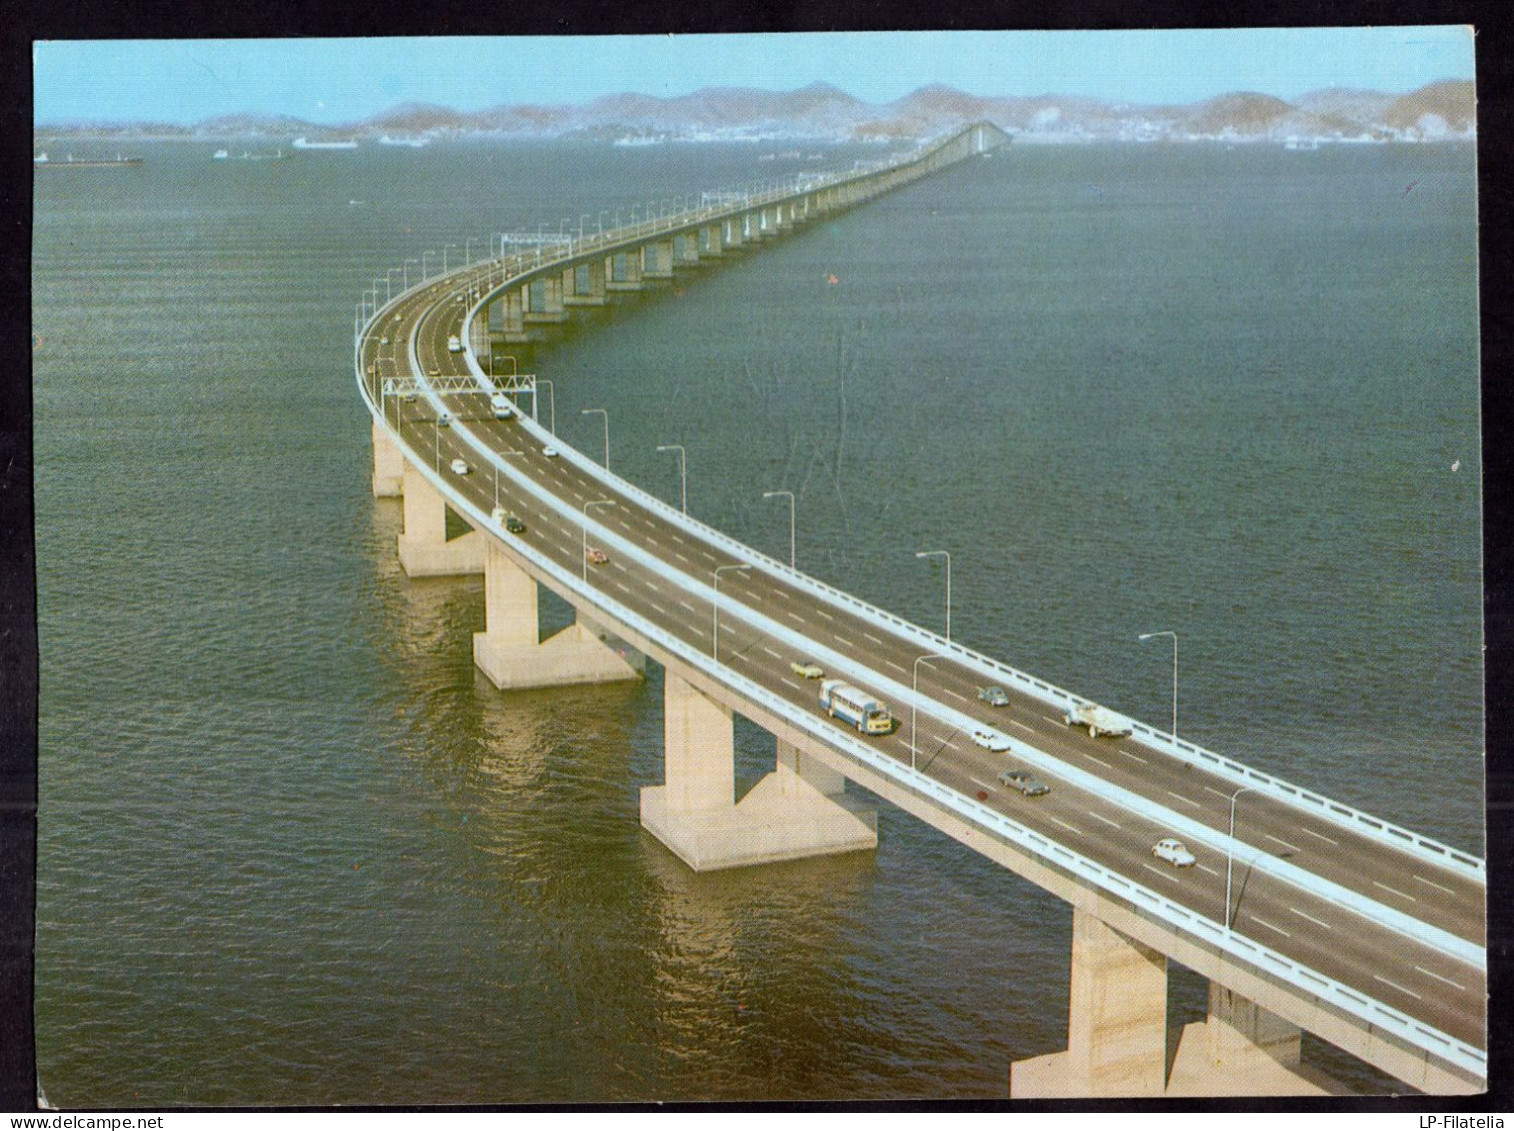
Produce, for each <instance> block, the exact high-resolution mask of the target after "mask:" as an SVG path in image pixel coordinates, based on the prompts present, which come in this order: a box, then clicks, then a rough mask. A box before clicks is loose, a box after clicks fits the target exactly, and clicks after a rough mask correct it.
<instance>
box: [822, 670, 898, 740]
mask: <svg viewBox="0 0 1514 1131" xmlns="http://www.w3.org/2000/svg"><path fill="white" fill-rule="evenodd" d="M820 709H821V710H822V711H824V712H825V713H826V714H827V715H829V716H830V717H831V718H833V719H841V720H842V721H843V722H847V723H850V724H851V725H852V726H854V727H856V728H857V730H858V732H859V733H861V734H889V733H891V732H892V731H893V729H894V716H893V715H891V714H890V713H889V710H888V704H887V703H883V702H880V701H879V700H877V699H875V698H873V697H872V696H871V695H869V694H868V693H867V692H866V691H862V690H860V689H859V688H856V687H853V686H851V684H848V683H842V682H841V680H839V679H828V680H826V681H825V682H823V683H822V684H821V685H820Z"/></svg>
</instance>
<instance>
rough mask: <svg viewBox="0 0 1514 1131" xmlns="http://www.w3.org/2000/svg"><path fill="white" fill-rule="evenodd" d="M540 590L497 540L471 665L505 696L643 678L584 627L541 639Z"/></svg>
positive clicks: (488, 561) (489, 555) (488, 559)
mask: <svg viewBox="0 0 1514 1131" xmlns="http://www.w3.org/2000/svg"><path fill="white" fill-rule="evenodd" d="M537 597H538V595H537V588H536V582H535V581H534V580H533V579H532V578H531V576H530V575H529V574H528V573H526V571H525V570H523V569H521V568H520V567H519V566H518V565H516V564H515V563H514V562H513V561H511V560H510V558H509V555H507V554H506V553H505V551H504V550H503V549H502V548H501V547H500V545H499V543H497V542H495V541H494V540H493V539H486V550H485V555H484V631H483V632H476V633H474V634H473V663H474V664H475V665H476V666H477V667H478V669H479V670H480V671H482V672H483V673H484V675H486V676H487V677H488V678H489V682H490V683H492V684H494V686H495V687H498V688H499V689H500V690H502V691H509V690H520V689H523V688H527V687H557V686H561V685H565V684H570V683H612V682H615V681H617V680H626V679H640V678H641V673H640V672H638V671H637V670H636V669H635V668H633V667H632V666H631V665H630V664H628V663H627V662H626V661H625V660H624V659H622V658H621V657H620V656H618V655H616V654H615V652H614V651H612V650H611V649H610V648H608V647H606V645H605V644H604V643H603V642H602V641H601V640H600V639H599V637H598V636H597V635H596V634H595V633H594V632H592V631H591V630H590V629H589V628H588V627H587V626H585V625H584V624H583V623H582V622H581V621H580V622H577V623H574V624H571V625H569V626H568V627H567V628H565V629H563V630H562V631H561V632H559V633H557V634H556V635H554V636H551V637H549V638H548V639H546V640H542V639H540V633H541V627H540V622H539V618H538V615H537Z"/></svg>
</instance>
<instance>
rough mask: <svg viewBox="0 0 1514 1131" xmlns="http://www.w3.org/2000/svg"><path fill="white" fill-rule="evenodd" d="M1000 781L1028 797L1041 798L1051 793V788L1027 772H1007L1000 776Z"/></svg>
mask: <svg viewBox="0 0 1514 1131" xmlns="http://www.w3.org/2000/svg"><path fill="white" fill-rule="evenodd" d="M999 781H1000V782H1002V783H1003V784H1004V785H1007V786H1009V788H1010V789H1017V790H1019V791H1020V792H1021V793H1023V794H1024V795H1025V796H1026V797H1041V796H1043V795H1045V794H1048V793H1050V792H1051V786H1049V785H1047V784H1046V783H1045V782H1042V781H1037V780H1036V779H1035V778H1033V777H1031V776H1030V774H1029V773H1027V772H1026V771H1025V770H1005V771H1004V772H1003V773H1002V774H1000V775H999Z"/></svg>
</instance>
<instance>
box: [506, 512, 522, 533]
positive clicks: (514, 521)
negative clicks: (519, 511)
mask: <svg viewBox="0 0 1514 1131" xmlns="http://www.w3.org/2000/svg"><path fill="white" fill-rule="evenodd" d="M505 529H506V530H508V531H509V532H510V533H511V534H524V533H525V532H526V524H525V523H524V522H522V521H521V520H520V519H518V518H516V517H515V516H514V515H513V514H512V515H511V516H510V517H509V518H507V519H505Z"/></svg>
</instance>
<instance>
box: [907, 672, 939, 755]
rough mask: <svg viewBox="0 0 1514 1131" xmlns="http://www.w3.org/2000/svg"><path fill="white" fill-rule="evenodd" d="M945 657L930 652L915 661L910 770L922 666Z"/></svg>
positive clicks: (910, 733)
mask: <svg viewBox="0 0 1514 1131" xmlns="http://www.w3.org/2000/svg"><path fill="white" fill-rule="evenodd" d="M944 659H946V657H945V656H943V655H941V654H940V653H939V652H929V653H927V654H926V655H924V656H921V657H920V658H919V659H918V660H916V661H915V673H914V676H913V677H912V678H911V681H910V690H911V691H912V692H913V693H914V694H913V695H912V696H911V697H910V701H909V768H910V769H912V770H913V769H914V768H915V750H916V747H915V721H916V715H917V714H918V713H919V711H918V709H917V708H916V706H915V698H916V697H918V696H919V694H920V665H921V664H922V663H924V662H925V661H926V660H944Z"/></svg>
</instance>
